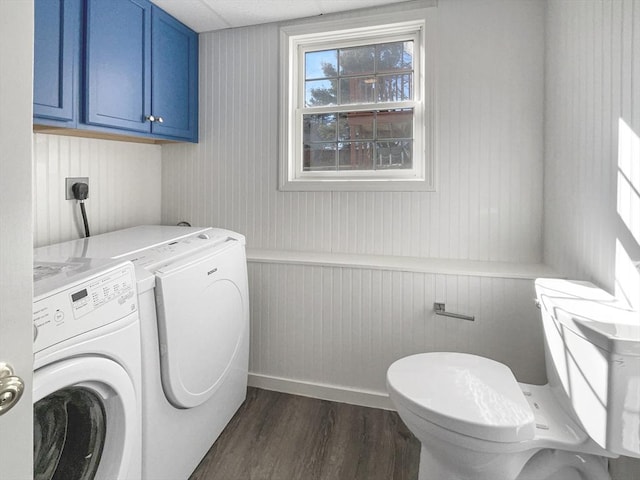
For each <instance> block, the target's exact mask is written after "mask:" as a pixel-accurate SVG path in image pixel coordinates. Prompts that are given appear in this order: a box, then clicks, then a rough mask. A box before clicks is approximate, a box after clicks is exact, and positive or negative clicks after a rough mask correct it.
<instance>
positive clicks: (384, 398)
mask: <svg viewBox="0 0 640 480" xmlns="http://www.w3.org/2000/svg"><path fill="white" fill-rule="evenodd" d="M249 386H251V387H258V388H263V389H265V390H273V391H276V392H283V393H290V394H293V395H302V396H303V397H312V398H319V399H322V400H330V401H332V402H341V403H349V404H351V405H360V406H363V407H371V408H381V409H384V410H395V408H393V405H392V404H391V400H389V396H388V395H387V394H386V393H379V392H374V391H366V390H356V389H351V388H345V387H339V386H336V385H326V384H321V383H312V382H304V381H301V380H292V379H289V378H280V377H272V376H269V375H262V374H259V373H251V372H250V373H249Z"/></svg>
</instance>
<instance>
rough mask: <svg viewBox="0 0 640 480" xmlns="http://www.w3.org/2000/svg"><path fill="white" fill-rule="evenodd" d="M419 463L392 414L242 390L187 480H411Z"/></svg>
mask: <svg viewBox="0 0 640 480" xmlns="http://www.w3.org/2000/svg"><path fill="white" fill-rule="evenodd" d="M419 458H420V444H419V442H418V440H416V438H415V437H414V436H413V435H412V434H411V432H409V430H407V428H406V427H405V426H404V424H403V423H402V421H401V420H400V418H399V417H398V415H397V414H396V413H395V412H389V411H386V410H379V409H375V408H366V407H358V406H354V405H347V404H344V403H335V402H329V401H325V400H317V399H313V398H306V397H300V396H296V395H287V394H284V393H279V392H271V391H268V390H260V389H257V388H249V391H248V394H247V400H246V401H245V403H244V404H243V405H242V406H241V407H240V410H238V413H236V415H235V416H234V417H233V419H232V420H231V422H230V423H229V425H228V426H227V427H226V429H225V430H224V431H223V432H222V434H221V435H220V437H219V438H218V440H217V441H216V443H215V444H214V445H213V447H211V450H209V452H208V453H207V455H206V456H205V458H204V459H203V460H202V462H201V463H200V465H199V466H198V468H197V469H196V470H195V471H194V473H193V474H192V476H191V477H190V480H316V479H317V480H415V479H416V478H417V477H418V462H419Z"/></svg>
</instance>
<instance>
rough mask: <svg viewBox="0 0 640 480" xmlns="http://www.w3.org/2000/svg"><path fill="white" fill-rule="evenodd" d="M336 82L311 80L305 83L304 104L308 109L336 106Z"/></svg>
mask: <svg viewBox="0 0 640 480" xmlns="http://www.w3.org/2000/svg"><path fill="white" fill-rule="evenodd" d="M336 93H337V92H336V80H309V81H306V82H305V95H304V103H305V106H307V107H318V106H321V105H335V104H336V103H338V99H337V98H336Z"/></svg>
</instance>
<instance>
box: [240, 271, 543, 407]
mask: <svg viewBox="0 0 640 480" xmlns="http://www.w3.org/2000/svg"><path fill="white" fill-rule="evenodd" d="M249 274H250V278H251V290H250V301H251V328H252V332H253V335H252V341H251V364H250V370H251V372H252V373H253V374H256V375H264V376H268V377H275V378H278V379H288V380H292V381H299V382H306V383H310V384H319V385H330V386H334V387H336V388H345V389H351V390H357V391H364V392H376V393H378V394H380V395H383V394H384V392H385V374H386V370H387V368H388V367H389V365H390V364H391V363H392V362H393V361H395V360H396V359H398V358H400V357H403V356H406V355H410V354H413V353H419V352H425V351H442V350H446V351H460V352H468V353H475V354H478V355H484V356H487V357H490V358H494V359H496V360H498V361H501V362H504V363H506V364H508V365H509V366H510V367H511V368H512V370H513V371H514V373H515V375H516V377H517V378H518V380H520V381H524V382H530V383H543V382H544V381H545V375H544V365H543V363H542V362H540V358H542V345H543V342H542V333H541V326H540V322H539V318H538V316H539V313H538V310H537V309H536V308H535V307H534V305H533V300H532V299H533V296H534V292H533V284H532V282H531V281H530V280H516V279H500V278H490V277H467V276H457V275H433V274H422V273H405V272H391V271H383V270H369V269H351V268H338V267H318V266H313V267H306V266H303V265H277V264H265V263H255V264H254V263H252V264H250V269H249ZM434 301H438V302H446V304H447V308H448V309H449V310H450V311H454V310H457V311H461V312H463V313H469V314H473V315H475V316H476V320H475V321H474V322H469V321H465V320H457V319H452V318H447V317H440V316H436V315H435V314H434V313H433V310H432V304H433V302H434ZM523 306H524V308H523ZM505 339H509V341H505Z"/></svg>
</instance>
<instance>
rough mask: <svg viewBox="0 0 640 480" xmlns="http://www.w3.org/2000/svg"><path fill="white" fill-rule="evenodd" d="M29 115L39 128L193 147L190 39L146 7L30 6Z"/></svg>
mask: <svg viewBox="0 0 640 480" xmlns="http://www.w3.org/2000/svg"><path fill="white" fill-rule="evenodd" d="M33 108H34V125H38V126H39V127H41V126H43V125H44V126H45V127H49V126H55V127H67V128H73V129H76V130H77V131H80V132H81V134H82V135H84V136H93V135H95V134H94V133H93V132H97V134H98V136H102V134H112V135H113V134H115V135H120V136H122V135H124V136H127V137H132V136H135V137H145V138H151V139H156V140H174V141H189V142H197V141H198V34H197V33H195V32H194V31H192V30H190V29H189V28H187V27H185V26H184V25H183V24H181V23H180V22H178V21H177V20H176V19H174V18H173V17H171V16H170V15H168V14H167V13H165V12H164V11H163V10H161V9H159V8H157V7H155V6H153V5H152V4H151V2H150V1H149V0H35V66H34V107H33ZM39 129H42V128H39Z"/></svg>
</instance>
